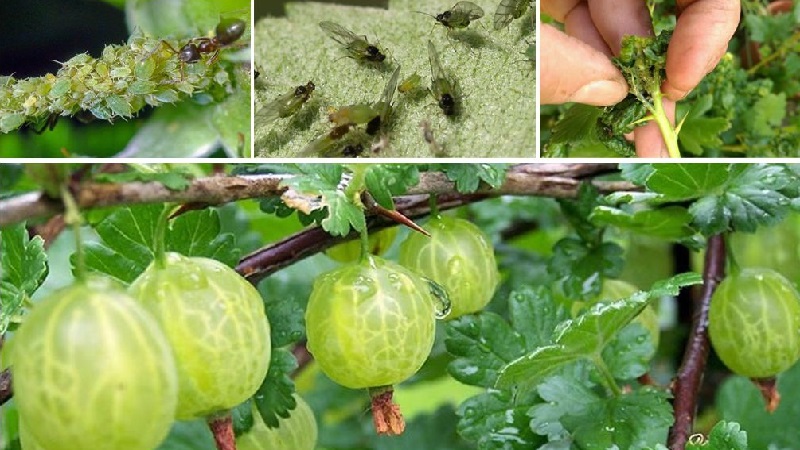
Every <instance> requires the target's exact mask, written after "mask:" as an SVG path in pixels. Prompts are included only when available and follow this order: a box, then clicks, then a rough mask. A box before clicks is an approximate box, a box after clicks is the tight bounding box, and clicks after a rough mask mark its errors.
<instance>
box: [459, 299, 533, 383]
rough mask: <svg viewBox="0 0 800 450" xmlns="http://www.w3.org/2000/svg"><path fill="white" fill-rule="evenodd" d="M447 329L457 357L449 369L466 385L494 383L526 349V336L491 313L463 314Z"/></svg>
mask: <svg viewBox="0 0 800 450" xmlns="http://www.w3.org/2000/svg"><path fill="white" fill-rule="evenodd" d="M445 330H446V333H447V337H446V338H445V345H446V346H447V351H448V352H450V353H451V354H453V355H454V356H456V359H455V360H454V361H453V362H451V363H450V365H449V366H448V368H447V369H448V372H449V373H450V375H452V376H453V378H455V379H457V380H458V381H460V382H462V383H465V384H471V385H475V386H484V387H491V386H493V385H494V383H495V380H496V379H497V374H498V372H499V371H500V369H502V368H503V367H504V366H505V365H506V364H507V363H509V362H510V361H513V360H514V359H516V358H518V357H519V356H520V355H522V354H524V352H525V344H524V341H523V339H522V336H520V335H519V334H518V333H517V332H516V331H514V330H513V329H512V328H511V326H509V325H508V323H507V322H506V321H505V320H503V318H502V317H500V316H498V315H497V314H494V313H491V312H483V313H481V314H477V315H467V316H462V317H459V318H458V319H455V320H452V321H450V322H448V323H447V324H446V328H445Z"/></svg>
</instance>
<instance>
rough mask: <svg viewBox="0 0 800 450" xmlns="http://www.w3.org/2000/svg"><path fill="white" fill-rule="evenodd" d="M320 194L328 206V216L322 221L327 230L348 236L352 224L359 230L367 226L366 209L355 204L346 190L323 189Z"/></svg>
mask: <svg viewBox="0 0 800 450" xmlns="http://www.w3.org/2000/svg"><path fill="white" fill-rule="evenodd" d="M320 194H321V195H322V197H323V199H324V203H325V205H326V206H327V207H328V217H326V218H325V219H323V220H322V222H321V223H320V225H322V228H323V229H324V230H325V231H327V232H328V233H330V234H332V235H334V236H347V235H348V234H349V233H350V227H351V226H352V227H353V229H354V230H356V231H358V232H362V231H364V230H365V229H366V228H367V219H366V217H365V216H364V210H363V209H361V207H359V206H358V205H356V204H354V203H353V201H352V199H350V198H348V197H347V195H346V194H345V193H344V192H342V191H323V192H321V193H320Z"/></svg>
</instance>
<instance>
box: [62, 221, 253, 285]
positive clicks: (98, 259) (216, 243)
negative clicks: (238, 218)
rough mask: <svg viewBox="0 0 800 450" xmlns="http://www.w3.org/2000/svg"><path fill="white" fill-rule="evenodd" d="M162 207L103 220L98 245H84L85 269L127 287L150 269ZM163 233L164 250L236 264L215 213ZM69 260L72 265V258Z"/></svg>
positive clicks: (236, 252)
mask: <svg viewBox="0 0 800 450" xmlns="http://www.w3.org/2000/svg"><path fill="white" fill-rule="evenodd" d="M163 208H164V206H163V205H143V206H134V207H128V208H120V209H117V210H116V211H114V213H112V214H111V215H109V216H108V217H106V218H105V219H103V220H102V221H101V222H100V223H99V224H98V225H97V226H96V227H95V231H96V232H97V234H98V235H99V236H100V238H101V242H87V243H86V244H85V249H84V250H85V254H86V266H87V268H88V269H90V270H94V271H96V272H100V273H104V274H106V275H109V276H111V277H113V278H116V279H118V280H119V281H121V282H122V283H125V284H129V283H131V282H132V281H133V280H135V279H136V277H138V276H139V274H141V273H142V272H144V270H145V269H146V268H147V266H148V265H150V262H151V261H152V260H153V257H154V256H153V255H154V244H153V234H154V233H155V228H156V224H157V223H158V219H159V216H160V215H161V211H162V210H163ZM171 225H172V226H171V227H170V228H169V229H168V230H167V232H166V237H165V239H166V244H167V245H166V249H167V251H175V252H178V253H181V254H183V255H186V256H203V257H206V258H213V259H216V260H218V261H221V262H223V263H225V264H227V265H229V266H233V265H235V264H236V263H237V262H238V260H239V250H238V249H237V248H236V246H235V238H234V236H233V235H232V234H227V233H226V234H220V223H219V216H218V214H217V212H216V211H215V210H211V209H209V210H203V211H191V212H188V213H186V214H182V215H180V216H178V217H177V218H176V219H175V220H173V221H172V224H171ZM70 260H71V261H72V264H73V266H74V265H75V255H73V256H72V257H71V258H70Z"/></svg>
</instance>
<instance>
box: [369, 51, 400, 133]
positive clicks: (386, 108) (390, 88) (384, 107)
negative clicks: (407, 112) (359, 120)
mask: <svg viewBox="0 0 800 450" xmlns="http://www.w3.org/2000/svg"><path fill="white" fill-rule="evenodd" d="M399 78H400V66H397V68H396V69H395V70H394V73H393V74H392V76H391V77H390V78H389V82H388V83H386V87H385V88H383V95H382V96H381V99H380V100H378V101H377V102H375V104H373V105H372V108H373V109H374V110H375V111H376V112H377V113H378V115H377V116H376V117H374V118H373V119H372V120H370V121H369V122H368V123H367V128H366V130H365V131H366V132H367V134H369V135H375V134H377V133H378V131H381V130H383V129H384V128H385V127H386V124H388V123H389V116H391V115H392V98H393V97H394V91H395V90H396V88H397V80H398V79H399Z"/></svg>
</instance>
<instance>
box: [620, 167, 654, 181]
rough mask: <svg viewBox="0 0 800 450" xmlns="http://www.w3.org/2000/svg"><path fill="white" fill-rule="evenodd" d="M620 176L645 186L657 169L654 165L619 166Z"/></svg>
mask: <svg viewBox="0 0 800 450" xmlns="http://www.w3.org/2000/svg"><path fill="white" fill-rule="evenodd" d="M619 170H620V175H621V176H622V178H623V179H625V180H628V181H630V182H631V183H633V184H636V185H639V186H644V184H645V183H646V182H647V179H648V178H650V175H651V174H652V173H653V171H654V170H655V168H654V167H653V165H652V164H642V163H625V164H620V165H619Z"/></svg>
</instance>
